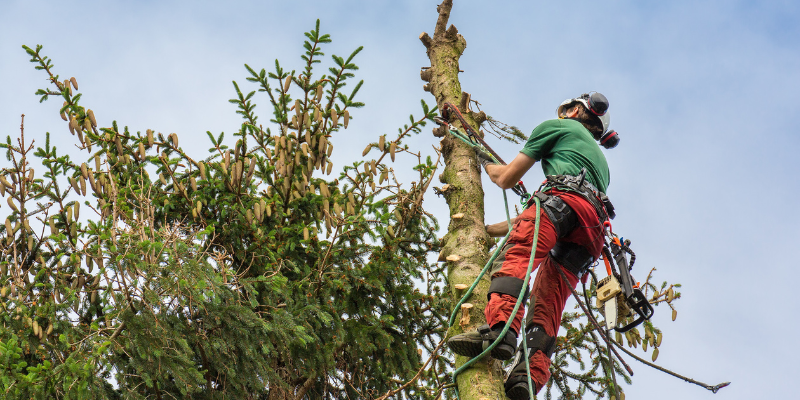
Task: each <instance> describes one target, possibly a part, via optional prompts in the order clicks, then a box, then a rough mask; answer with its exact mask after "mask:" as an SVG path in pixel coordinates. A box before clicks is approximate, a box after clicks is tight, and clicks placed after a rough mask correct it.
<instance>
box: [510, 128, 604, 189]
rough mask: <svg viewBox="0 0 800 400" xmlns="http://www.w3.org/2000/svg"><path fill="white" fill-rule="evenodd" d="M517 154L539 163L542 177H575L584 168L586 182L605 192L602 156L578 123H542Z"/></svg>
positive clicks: (594, 142)
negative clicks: (542, 172) (540, 163)
mask: <svg viewBox="0 0 800 400" xmlns="http://www.w3.org/2000/svg"><path fill="white" fill-rule="evenodd" d="M520 153H522V154H525V155H527V156H528V157H531V158H533V159H534V160H537V161H541V162H542V170H544V174H545V175H573V176H577V175H578V174H580V172H581V168H584V167H586V179H588V180H589V182H591V183H592V184H593V185H594V186H595V187H597V188H598V189H600V190H601V191H602V192H604V193H605V192H606V190H607V189H608V183H609V181H610V173H609V171H608V163H607V162H606V157H605V156H604V155H603V152H602V151H601V150H600V145H598V144H597V142H596V141H595V140H594V138H593V137H592V134H591V133H590V132H589V131H588V130H587V129H586V128H585V127H584V126H583V125H582V124H581V123H580V122H578V121H575V120H571V119H551V120H549V121H544V122H542V123H541V124H539V126H537V127H536V128H535V129H534V130H533V132H532V133H531V137H530V139H528V142H527V143H525V147H523V148H522V150H521V151H520Z"/></svg>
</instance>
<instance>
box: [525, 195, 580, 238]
mask: <svg viewBox="0 0 800 400" xmlns="http://www.w3.org/2000/svg"><path fill="white" fill-rule="evenodd" d="M533 195H534V196H535V197H537V198H538V199H539V201H541V203H542V209H544V212H545V214H547V217H548V218H550V222H552V223H553V227H555V229H556V235H557V236H558V238H559V239H561V238H562V237H564V236H567V235H568V234H569V233H570V232H572V230H573V229H575V227H576V226H577V225H578V216H577V215H576V214H575V211H573V210H572V208H571V207H570V206H568V205H567V203H565V202H564V200H561V198H560V197H558V196H552V195H549V194H547V193H543V192H536V193H534V194H533Z"/></svg>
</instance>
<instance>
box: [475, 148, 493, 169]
mask: <svg viewBox="0 0 800 400" xmlns="http://www.w3.org/2000/svg"><path fill="white" fill-rule="evenodd" d="M475 155H476V156H478V161H479V162H480V163H481V165H482V166H483V169H484V170H485V169H486V166H487V165H495V164H497V162H495V161H494V158H492V155H491V154H489V153H487V152H485V151H483V150H481V149H480V148H478V147H476V148H475Z"/></svg>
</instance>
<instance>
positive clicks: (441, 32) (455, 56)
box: [420, 0, 505, 400]
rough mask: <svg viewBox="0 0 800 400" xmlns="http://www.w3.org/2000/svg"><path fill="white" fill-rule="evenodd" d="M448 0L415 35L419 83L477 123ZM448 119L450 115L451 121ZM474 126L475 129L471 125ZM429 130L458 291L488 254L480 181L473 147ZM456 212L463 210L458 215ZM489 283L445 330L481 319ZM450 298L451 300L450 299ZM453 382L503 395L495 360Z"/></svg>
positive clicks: (480, 395)
mask: <svg viewBox="0 0 800 400" xmlns="http://www.w3.org/2000/svg"><path fill="white" fill-rule="evenodd" d="M452 6H453V1H452V0H444V1H443V2H442V4H440V5H439V6H438V7H437V11H438V12H439V19H438V20H437V22H436V28H435V30H434V33H433V38H431V37H430V36H429V35H428V34H427V33H424V32H423V33H422V35H420V40H421V41H422V43H423V44H424V45H425V47H426V48H427V50H428V58H430V60H431V66H430V68H423V70H422V72H421V74H420V75H421V77H422V79H423V80H424V81H427V82H428V83H427V84H425V86H424V88H425V90H426V91H429V92H431V94H433V95H434V97H435V98H436V103H437V104H438V106H439V108H440V109H441V108H442V106H443V105H444V103H448V102H449V103H452V104H454V105H456V106H459V108H460V109H461V111H462V113H463V114H464V117H465V118H466V119H467V121H468V122H469V123H470V124H471V125H472V126H473V128H477V127H478V126H479V125H480V123H481V122H483V121H484V120H485V119H486V116H485V114H483V113H473V112H471V111H469V99H468V98H469V95H468V94H467V93H463V92H462V91H461V84H460V83H459V81H458V72H459V69H458V60H459V58H460V57H461V54H462V53H463V52H464V49H465V48H466V47H467V42H466V40H464V37H462V36H461V35H459V34H458V30H457V29H456V27H455V26H453V25H450V27H449V28H447V29H446V27H447V20H448V18H449V17H450V9H451V8H452ZM451 122H453V121H451ZM476 131H477V129H476ZM434 135H435V136H437V137H442V142H441V144H442V153H443V156H444V162H445V169H444V172H443V173H442V175H440V180H441V181H442V183H445V184H447V186H446V189H445V187H443V192H444V195H445V199H446V200H447V204H448V205H449V207H450V218H451V219H450V226H449V227H448V233H447V235H445V237H444V239H443V244H444V246H443V249H442V253H441V254H440V256H439V260H440V261H444V260H445V259H447V263H448V279H449V284H450V288H451V290H452V294H453V298H454V299H456V300H455V301H457V299H458V298H459V297H460V293H456V289H455V288H454V286H455V285H456V284H467V285H470V284H471V283H472V282H473V281H474V280H475V279H476V278H477V276H478V274H479V273H480V271H481V269H482V268H483V266H484V265H485V263H486V261H487V260H488V259H489V253H488V250H489V247H490V243H491V238H490V237H489V235H488V234H487V233H486V229H485V228H484V220H483V217H484V203H483V187H482V185H481V175H480V174H481V170H480V165H479V164H478V162H477V161H476V158H475V153H474V152H473V151H472V149H470V148H469V146H467V145H465V144H464V143H462V142H461V141H459V140H458V139H456V138H454V137H453V136H452V135H449V134H447V133H446V131H445V130H444V129H443V128H437V129H435V130H434ZM458 214H462V216H461V217H460V218H459V216H458ZM488 289H489V279H488V276H487V277H485V278H484V279H483V280H482V281H481V282H480V284H479V285H478V286H477V288H476V289H475V291H474V293H473V295H472V297H470V299H469V302H470V303H472V304H473V305H474V307H473V308H471V309H470V310H469V316H470V318H469V323H464V322H466V321H463V320H462V323H460V324H456V325H454V326H453V328H451V329H450V331H448V336H453V335H456V334H459V333H461V332H464V331H469V330H474V329H475V328H476V327H477V326H478V325H481V324H484V323H485V321H486V320H485V318H484V313H483V311H484V308H485V307H486V293H487V291H488ZM455 301H454V303H455ZM467 360H468V359H467V358H466V357H461V356H459V357H457V359H456V366H460V365H462V364H464V363H465V362H466V361H467ZM457 384H458V388H459V392H460V394H461V398H462V399H464V400H467V399H505V393H504V391H503V373H502V370H501V369H500V365H499V362H497V361H495V360H493V359H491V358H489V357H487V359H486V360H482V361H480V362H477V363H475V364H473V366H472V367H470V368H469V369H468V370H467V371H465V372H464V373H462V374H460V375H459V376H458V382H457Z"/></svg>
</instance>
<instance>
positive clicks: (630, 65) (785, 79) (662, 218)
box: [0, 0, 800, 399]
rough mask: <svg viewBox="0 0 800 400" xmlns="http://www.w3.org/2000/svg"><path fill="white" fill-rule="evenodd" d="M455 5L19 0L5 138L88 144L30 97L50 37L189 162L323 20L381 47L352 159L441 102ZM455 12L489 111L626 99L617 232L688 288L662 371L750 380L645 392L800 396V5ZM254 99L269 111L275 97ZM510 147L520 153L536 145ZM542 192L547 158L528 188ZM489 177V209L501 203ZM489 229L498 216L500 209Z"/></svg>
mask: <svg viewBox="0 0 800 400" xmlns="http://www.w3.org/2000/svg"><path fill="white" fill-rule="evenodd" d="M437 3H438V2H436V1H427V0H426V1H407V2H399V1H394V2H389V1H322V0H319V1H310V0H309V1H294V2H273V1H262V2H256V1H251V2H245V1H240V2H233V1H232V2H226V3H223V2H216V1H215V2H211V1H195V2H190V1H161V2H154V1H138V2H120V1H116V2H109V1H75V2H70V3H68V4H69V5H68V6H67V5H66V4H67V3H63V2H56V1H36V0H32V1H14V0H3V1H2V2H0V79H2V88H3V90H2V93H1V94H0V133H2V136H6V135H9V134H10V135H12V136H13V135H16V134H17V133H18V132H19V115H20V114H22V113H25V114H26V132H27V135H28V136H29V137H35V138H38V139H37V140H40V141H43V138H44V132H45V131H49V132H51V133H52V134H53V140H54V142H55V143H56V144H58V143H62V144H61V147H62V149H64V150H66V149H67V147H68V145H67V143H71V140H72V138H71V136H69V134H68V131H67V126H66V123H64V122H63V121H62V120H61V119H60V117H59V116H58V114H57V111H56V110H57V107H58V106H59V105H60V101H50V102H46V103H45V104H43V105H40V104H38V100H37V98H36V97H35V96H34V95H33V93H34V92H35V90H36V89H38V88H40V87H44V86H45V85H46V83H45V81H44V74H43V73H41V72H40V71H35V70H34V69H33V65H31V64H29V63H28V57H27V55H26V54H25V53H24V51H23V50H22V49H21V48H20V46H21V45H22V44H27V45H30V46H34V45H36V44H42V45H44V54H46V55H49V56H50V57H52V58H53V59H54V60H55V65H56V71H57V72H58V73H60V74H61V75H62V78H63V77H70V76H75V77H76V78H77V80H78V82H79V84H80V88H81V91H82V92H83V93H84V96H83V104H84V105H87V106H88V107H90V108H92V109H93V110H94V111H95V113H96V115H97V117H98V119H99V123H100V125H105V126H107V125H109V124H110V122H111V120H112V119H116V120H117V121H119V123H120V124H122V125H128V126H130V128H131V129H132V130H141V131H144V130H145V129H148V128H152V129H155V130H157V131H160V132H165V133H169V132H177V133H179V134H180V137H181V144H182V145H183V146H185V148H187V149H189V150H190V151H194V152H201V151H204V149H206V148H207V147H208V145H207V142H206V140H207V139H206V136H205V133H204V132H205V131H207V130H208V131H211V132H215V133H219V132H221V131H225V132H226V133H229V134H230V133H232V132H233V131H235V130H236V128H237V126H238V125H239V123H240V122H239V118H238V116H237V115H236V114H235V113H234V111H235V109H234V106H233V105H232V104H229V103H228V102H227V100H228V99H230V98H232V97H233V96H234V92H233V87H232V85H231V81H232V80H237V81H238V82H239V83H240V84H242V85H243V86H244V87H247V88H249V87H250V86H248V84H247V83H246V82H245V79H244V78H245V76H246V71H245V69H244V67H243V64H244V63H248V64H249V65H251V66H252V67H254V68H259V69H260V68H267V70H269V69H271V68H272V65H273V63H274V60H275V59H276V58H278V59H280V60H281V62H282V64H283V65H284V66H286V67H289V68H294V69H300V68H301V61H300V59H299V55H300V53H301V51H302V49H301V43H302V41H303V39H304V38H303V35H302V33H303V32H305V31H308V30H309V29H311V28H312V27H313V24H314V21H315V20H316V19H317V18H320V19H321V20H322V30H323V32H326V33H330V34H331V36H332V38H333V40H334V42H333V43H332V44H331V45H330V46H329V47H328V48H327V51H326V54H327V55H330V54H331V53H335V54H339V55H345V54H349V53H350V52H351V51H352V50H353V49H355V48H356V47H358V46H360V45H363V46H364V51H363V52H362V53H361V54H360V55H359V56H358V57H357V59H356V62H357V63H358V65H359V66H360V67H361V70H360V72H359V76H358V77H359V78H360V79H364V80H365V85H364V88H363V90H362V91H361V92H360V100H361V101H363V102H365V103H366V107H364V108H363V109H361V110H358V111H356V112H354V113H353V122H352V123H351V127H350V129H348V130H347V131H344V132H342V133H341V135H342V137H341V138H338V140H336V139H337V138H334V142H333V143H334V145H336V146H337V148H336V150H337V153H338V156H339V157H340V158H339V159H338V160H335V161H337V163H336V167H341V165H343V164H344V163H345V162H349V161H351V160H356V159H359V158H360V154H361V150H362V149H363V148H364V146H365V145H366V144H367V143H368V142H370V141H374V140H376V138H377V137H378V136H379V135H381V134H384V133H388V134H391V133H393V132H396V129H397V127H399V126H401V125H402V124H403V123H405V122H406V121H407V119H408V114H409V113H415V114H417V115H418V114H419V112H420V111H419V105H418V104H419V99H421V98H423V99H425V100H426V101H428V102H429V103H433V98H432V97H431V96H430V95H429V94H428V93H426V92H424V91H422V84H423V82H422V81H421V80H420V79H419V69H420V67H422V66H427V65H429V63H428V60H427V57H426V55H425V51H424V48H423V46H422V44H421V43H420V42H419V40H418V39H417V37H418V36H419V34H420V33H421V32H422V31H427V32H429V33H432V31H433V27H434V24H435V20H436V11H435V6H436V4H437ZM455 3H456V4H455V6H454V9H453V12H452V14H451V18H450V22H451V23H454V24H455V25H456V26H457V27H458V28H459V30H460V33H461V34H463V35H464V37H465V38H466V40H467V43H468V46H467V49H466V52H465V54H464V55H463V57H462V59H461V64H460V66H461V69H462V70H464V73H462V74H461V76H460V78H461V83H462V87H463V88H464V90H466V91H467V92H470V93H471V94H472V96H473V99H476V100H478V101H479V102H481V104H482V108H483V109H484V110H486V111H487V113H488V114H490V115H492V116H494V117H495V118H497V119H499V120H501V121H504V122H506V123H509V124H513V125H516V126H518V127H519V128H520V129H522V131H524V132H530V131H531V130H532V129H533V128H534V127H535V126H536V125H537V124H538V123H540V122H541V121H543V120H546V119H550V118H553V117H554V116H555V114H554V112H555V108H556V106H557V105H558V104H559V103H560V102H561V101H562V100H564V99H565V98H568V97H572V96H575V95H578V94H580V93H583V92H585V91H590V90H596V91H600V92H602V93H604V94H605V95H606V96H607V97H608V98H609V100H610V102H611V108H610V112H611V114H612V123H611V126H612V128H614V129H616V130H617V131H618V132H619V133H620V135H621V137H622V143H621V144H620V146H619V147H617V148H616V149H613V150H610V151H608V152H607V153H606V154H607V158H608V159H609V163H610V167H611V176H612V178H611V185H610V187H609V196H610V197H611V199H612V200H613V201H614V203H615V205H616V207H617V210H618V217H617V218H616V220H615V221H614V227H615V230H616V231H618V232H619V233H621V234H622V235H623V236H625V237H627V238H630V239H632V241H633V248H634V250H635V251H636V252H637V263H636V265H637V269H635V270H634V273H635V275H636V276H637V277H640V278H639V279H643V278H644V276H645V275H646V271H647V270H649V268H651V267H656V268H658V273H657V278H663V279H669V280H670V281H671V282H680V283H682V284H683V293H684V298H683V299H681V300H680V301H678V302H677V308H678V310H679V315H678V319H677V321H676V322H671V321H670V318H669V312H668V310H667V309H665V308H664V307H659V308H657V309H656V316H655V317H654V318H655V322H656V324H657V325H658V326H660V327H662V328H663V329H664V330H665V335H664V343H663V345H662V348H661V355H660V356H659V360H658V361H659V363H660V364H662V365H663V366H665V367H667V368H671V369H674V370H676V371H677V372H680V373H682V374H684V375H686V376H689V377H692V378H694V379H697V380H701V381H704V382H706V383H710V384H716V383H719V382H722V381H728V380H729V381H732V382H733V384H732V385H731V386H730V387H729V388H726V389H724V390H722V391H721V392H720V393H718V394H716V395H712V394H711V393H710V392H707V391H705V390H704V389H701V388H699V387H697V386H694V385H690V384H686V383H683V382H681V381H679V380H677V379H675V378H671V377H668V376H666V375H664V374H662V373H660V372H657V371H653V370H650V369H649V368H648V367H646V366H643V365H639V364H637V362H636V361H634V360H629V362H630V364H631V365H632V367H633V368H634V370H635V376H634V384H633V385H632V386H630V387H628V388H627V390H626V392H627V394H628V398H645V397H646V398H649V399H674V398H691V399H702V398H711V397H712V396H713V398H715V399H746V398H747V399H749V398H787V397H790V396H791V395H788V393H790V390H792V388H791V387H790V383H791V382H793V379H795V376H794V375H795V374H794V373H795V372H796V371H797V367H796V365H795V363H794V360H795V359H796V358H797V357H800V351H798V350H797V348H796V347H795V346H792V345H791V341H790V339H788V338H787V336H788V334H789V333H791V332H795V331H797V330H798V322H797V316H798V314H800V307H798V304H800V302H798V301H797V300H796V298H795V296H793V294H792V292H793V291H794V290H795V289H794V286H793V285H794V284H795V282H797V280H798V278H800V272H798V268H797V266H796V264H797V261H796V259H795V257H793V251H792V249H794V248H796V247H797V243H796V242H797V240H798V238H800V237H799V236H800V235H798V234H797V227H798V226H800V218H798V217H797V216H796V214H794V213H793V212H792V211H791V210H792V209H793V205H794V204H796V203H797V201H796V198H797V196H798V194H800V193H799V192H800V190H799V188H798V183H797V182H798V179H797V175H798V172H800V171H799V170H800V168H798V166H797V163H796V160H797V157H796V156H795V152H796V151H797V149H798V147H800V136H799V135H798V134H797V133H796V130H797V128H796V124H797V115H800V113H798V111H800V110H799V108H800V102H798V99H797V96H798V93H800V3H797V2H794V1H788V0H787V1H769V2H752V1H719V0H718V1H672V2H636V1H606V2H595V1H582V0H578V1H572V2H568V3H567V2H541V1H534V2H522V1H518V2H507V1H497V2H491V3H490V2H480V1H461V0H456V2H455ZM245 90H246V89H245ZM250 90H252V89H250ZM256 101H257V102H260V104H261V108H260V110H261V111H262V114H261V115H262V119H265V118H266V117H267V115H266V114H265V112H266V110H267V101H266V99H264V98H263V97H260V98H259V97H258V96H257V97H256ZM792 132H795V133H792ZM345 136H346V138H345ZM195 138H196V139H195ZM490 140H492V139H490ZM40 143H41V142H40ZM409 143H410V144H411V145H412V146H415V147H417V148H419V149H422V150H423V151H430V150H429V149H430V148H431V147H430V146H431V145H435V144H436V143H437V141H436V140H435V138H434V137H433V136H432V135H430V133H429V131H425V132H424V133H423V134H422V135H420V136H418V137H415V138H413V139H412V140H411V141H410V142H409ZM491 143H492V144H496V146H495V149H496V150H498V152H499V153H500V154H501V155H502V156H503V157H504V158H506V159H511V158H513V156H514V155H515V154H516V153H517V152H518V150H519V146H518V145H513V144H510V143H500V142H499V141H497V140H494V141H492V142H491ZM402 160H403V159H400V161H399V162H398V165H397V166H396V167H395V169H397V170H401V169H403V168H404V165H403V164H402V163H401V162H402ZM406 161H408V160H407V159H406ZM410 179H412V175H410V174H409V175H407V181H408V180H410ZM542 179H543V176H542V173H541V170H540V168H539V167H538V166H535V167H534V169H532V170H531V171H530V172H529V173H528V175H527V176H526V177H525V182H526V184H527V186H528V187H529V188H532V187H535V186H537V184H538V182H540V181H541V180H542ZM485 183H486V185H485V188H486V192H487V201H488V202H495V203H496V202H498V201H501V199H502V194H501V191H500V189H497V188H494V187H493V186H491V183H490V182H489V181H488V180H485ZM426 207H427V208H428V209H429V210H431V211H433V212H436V213H437V215H439V216H440V221H441V223H442V226H445V227H446V226H447V222H448V217H447V208H446V205H445V204H444V200H443V199H439V198H436V197H435V196H430V197H428V199H427V201H426ZM5 212H7V211H6V209H5V208H4V209H1V210H0V215H4V213H5ZM486 218H487V222H497V221H500V220H502V219H503V218H504V215H503V211H502V209H500V208H498V209H490V210H487V217H486ZM639 353H641V352H639Z"/></svg>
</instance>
